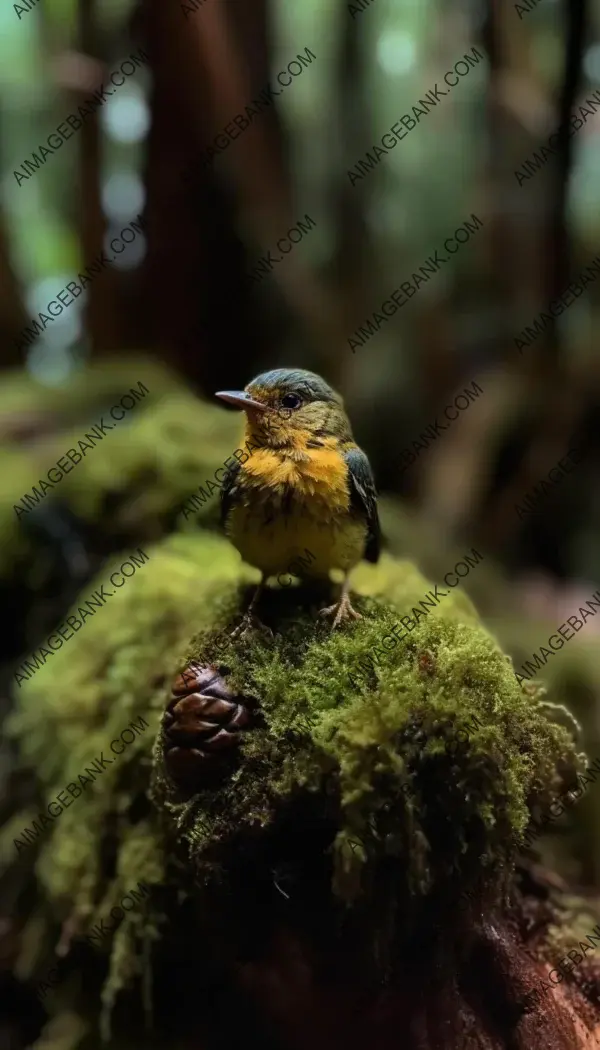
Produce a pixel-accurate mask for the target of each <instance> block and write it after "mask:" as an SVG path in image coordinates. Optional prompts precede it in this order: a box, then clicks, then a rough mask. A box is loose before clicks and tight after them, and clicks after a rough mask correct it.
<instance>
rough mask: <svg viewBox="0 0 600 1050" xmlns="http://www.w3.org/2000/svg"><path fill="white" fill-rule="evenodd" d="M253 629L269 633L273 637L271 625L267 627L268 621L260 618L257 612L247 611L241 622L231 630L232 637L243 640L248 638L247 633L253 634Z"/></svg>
mask: <svg viewBox="0 0 600 1050" xmlns="http://www.w3.org/2000/svg"><path fill="white" fill-rule="evenodd" d="M253 631H258V632H259V633H262V634H266V635H268V637H269V638H273V632H272V630H271V628H270V627H267V625H266V623H263V622H262V620H260V619H259V618H258V616H257V615H256V613H253V612H247V613H246V614H245V615H244V616H243V618H242V621H241V623H239V624H238V626H237V627H236V628H234V630H233V631H232V632H231V635H230V637H231V638H232V639H233V638H235V639H238V640H241V639H243V638H246V636H247V635H249V634H252V632H253Z"/></svg>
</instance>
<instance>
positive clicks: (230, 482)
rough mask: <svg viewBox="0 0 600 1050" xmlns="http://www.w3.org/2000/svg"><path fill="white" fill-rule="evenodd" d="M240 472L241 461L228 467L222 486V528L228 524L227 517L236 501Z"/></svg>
mask: <svg viewBox="0 0 600 1050" xmlns="http://www.w3.org/2000/svg"><path fill="white" fill-rule="evenodd" d="M239 472H240V464H239V460H236V462H235V463H234V464H233V465H232V466H231V467H228V469H227V471H226V472H225V477H224V478H223V484H222V485H221V526H222V527H224V526H225V524H226V522H227V516H228V514H229V511H230V510H231V507H232V505H233V503H234V500H235V495H236V491H237V477H238V474H239Z"/></svg>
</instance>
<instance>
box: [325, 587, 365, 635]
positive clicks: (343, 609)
mask: <svg viewBox="0 0 600 1050" xmlns="http://www.w3.org/2000/svg"><path fill="white" fill-rule="evenodd" d="M319 616H333V617H334V620H333V623H332V625H331V629H332V631H334V630H335V628H336V627H339V626H340V624H341V623H344V622H345V621H346V620H362V614H361V613H359V612H357V611H356V609H354V608H353V607H352V603H351V601H350V598H349V597H348V595H347V594H346V593H345V592H344V594H342V597H341V598H340V600H339V602H334V603H333V605H328V606H327V608H326V609H321V611H320V612H319Z"/></svg>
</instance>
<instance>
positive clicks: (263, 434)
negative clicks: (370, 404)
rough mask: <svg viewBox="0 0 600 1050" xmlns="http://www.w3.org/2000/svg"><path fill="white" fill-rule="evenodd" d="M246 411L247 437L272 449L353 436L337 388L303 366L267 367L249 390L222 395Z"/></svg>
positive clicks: (228, 391)
mask: <svg viewBox="0 0 600 1050" xmlns="http://www.w3.org/2000/svg"><path fill="white" fill-rule="evenodd" d="M216 396H217V397H220V398H222V399H223V401H227V402H228V403H229V404H232V405H235V406H236V407H237V408H242V409H243V410H244V411H245V413H246V418H247V423H246V437H247V439H249V440H251V441H252V442H253V444H256V445H265V446H267V447H270V448H286V447H291V448H296V447H299V446H301V445H302V444H303V443H304V442H305V441H306V440H309V439H310V438H313V439H317V440H318V439H319V438H324V437H337V438H340V439H342V440H349V439H350V438H351V437H352V432H351V430H350V423H349V421H348V417H347V416H346V413H345V411H344V402H343V401H342V398H341V397H340V395H339V394H336V392H335V390H332V389H331V387H330V386H329V385H328V384H327V383H326V382H325V380H324V379H321V377H320V376H318V375H316V373H315V372H307V371H305V370H304V369H302V368H275V369H273V370H272V371H271V372H262V373H261V375H259V376H256V379H253V380H252V382H251V383H248V385H247V386H246V388H245V390H220V391H219V392H218V393H217V395H216Z"/></svg>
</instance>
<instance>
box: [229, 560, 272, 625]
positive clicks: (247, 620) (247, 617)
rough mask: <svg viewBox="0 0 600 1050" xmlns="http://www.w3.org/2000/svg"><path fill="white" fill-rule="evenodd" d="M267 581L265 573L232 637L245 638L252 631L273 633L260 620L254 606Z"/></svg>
mask: <svg viewBox="0 0 600 1050" xmlns="http://www.w3.org/2000/svg"><path fill="white" fill-rule="evenodd" d="M266 582H267V581H266V577H265V576H264V575H263V576H262V578H261V581H260V583H259V585H258V587H257V588H256V590H255V592H254V594H253V595H252V599H251V601H250V605H249V606H248V608H247V609H246V612H245V614H244V617H243V619H242V622H241V623H240V624H239V625H238V626H237V627H236V628H235V630H234V631H232V632H231V637H232V638H238V637H239V638H244V637H245V635H247V634H249V632H250V631H266V632H267V633H268V634H271V635H272V634H273V632H272V630H271V628H270V627H267V625H266V624H265V623H263V622H262V620H259V618H258V616H257V615H256V613H255V612H254V608H255V606H256V605H257V604H258V600H259V598H260V596H261V594H262V592H263V591H264V589H265V584H266Z"/></svg>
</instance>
